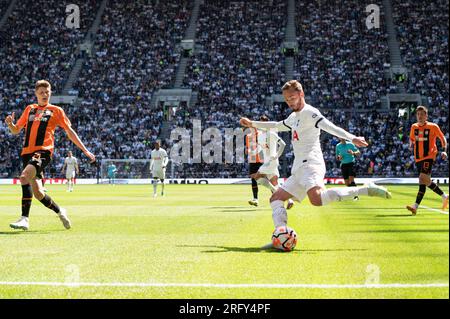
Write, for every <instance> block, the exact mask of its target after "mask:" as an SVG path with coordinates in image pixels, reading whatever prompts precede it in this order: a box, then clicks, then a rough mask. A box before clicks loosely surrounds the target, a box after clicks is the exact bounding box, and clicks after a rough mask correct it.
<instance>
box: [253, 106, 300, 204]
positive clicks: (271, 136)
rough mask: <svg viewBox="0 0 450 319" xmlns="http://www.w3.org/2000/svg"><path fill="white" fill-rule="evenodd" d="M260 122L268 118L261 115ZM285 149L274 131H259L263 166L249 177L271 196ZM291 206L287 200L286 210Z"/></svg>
mask: <svg viewBox="0 0 450 319" xmlns="http://www.w3.org/2000/svg"><path fill="white" fill-rule="evenodd" d="M260 120H261V121H262V122H268V121H269V118H268V117H267V116H265V115H263V116H261V118H260ZM285 147H286V143H285V142H284V141H283V139H282V138H281V137H279V136H278V134H277V133H276V130H275V129H270V130H267V131H265V130H262V131H261V134H260V136H259V138H258V149H261V150H262V153H263V159H264V164H263V165H262V166H260V167H259V169H258V171H257V172H256V173H254V174H251V175H250V177H251V178H254V179H255V180H256V182H257V183H258V184H260V185H263V186H265V187H267V188H268V189H269V190H270V191H271V192H272V194H273V193H275V191H276V190H277V189H278V178H279V177H280V173H279V171H278V166H279V165H280V163H279V160H278V159H279V158H280V156H281V155H282V154H283V151H284V148H285ZM292 206H294V201H293V200H292V199H290V198H289V199H288V205H287V209H291V208H292Z"/></svg>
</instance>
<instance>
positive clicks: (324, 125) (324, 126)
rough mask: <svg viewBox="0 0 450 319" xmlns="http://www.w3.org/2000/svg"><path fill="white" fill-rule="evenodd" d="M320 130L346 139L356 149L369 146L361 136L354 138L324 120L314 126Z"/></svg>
mask: <svg viewBox="0 0 450 319" xmlns="http://www.w3.org/2000/svg"><path fill="white" fill-rule="evenodd" d="M316 125H317V126H318V127H319V128H320V129H321V130H324V131H325V132H327V133H330V134H331V135H334V136H337V137H340V138H343V139H346V140H348V141H351V142H352V143H353V144H355V146H357V147H366V146H368V145H369V144H368V143H367V142H366V140H365V138H364V137H362V136H355V135H353V134H350V133H349V132H347V131H346V130H344V129H342V128H340V127H338V126H336V125H334V124H333V123H331V122H330V121H329V120H327V119H326V118H323V119H321V120H320V121H319V122H317V124H316Z"/></svg>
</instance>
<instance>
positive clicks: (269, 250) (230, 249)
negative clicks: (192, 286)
mask: <svg viewBox="0 0 450 319" xmlns="http://www.w3.org/2000/svg"><path fill="white" fill-rule="evenodd" d="M177 247H191V248H192V247H193V248H215V250H204V251H202V253H227V252H239V253H263V252H264V253H276V254H281V253H285V252H283V251H281V250H278V249H275V248H264V247H245V248H244V247H230V246H213V245H209V246H207V245H178V246H177ZM218 249H221V250H218ZM366 250H367V249H301V248H299V249H297V248H296V249H294V250H293V251H291V252H289V254H305V253H306V254H316V253H321V252H338V251H366Z"/></svg>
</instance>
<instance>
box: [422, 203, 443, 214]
mask: <svg viewBox="0 0 450 319" xmlns="http://www.w3.org/2000/svg"><path fill="white" fill-rule="evenodd" d="M420 208H425V209H428V210H432V211H433V212H438V213H441V214H445V215H448V212H446V211H443V210H440V209H436V208H431V207H428V206H424V205H420Z"/></svg>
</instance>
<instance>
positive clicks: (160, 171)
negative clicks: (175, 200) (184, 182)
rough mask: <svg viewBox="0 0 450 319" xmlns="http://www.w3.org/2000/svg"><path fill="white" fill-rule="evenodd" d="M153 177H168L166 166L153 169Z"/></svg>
mask: <svg viewBox="0 0 450 319" xmlns="http://www.w3.org/2000/svg"><path fill="white" fill-rule="evenodd" d="M152 177H153V178H159V179H166V169H165V168H154V169H153V170H152Z"/></svg>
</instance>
